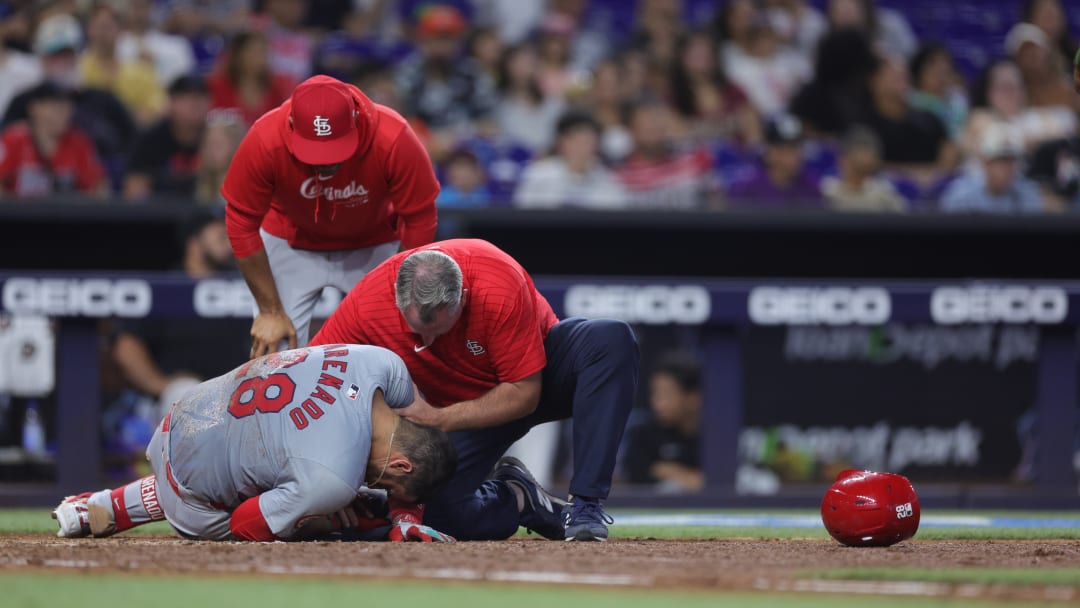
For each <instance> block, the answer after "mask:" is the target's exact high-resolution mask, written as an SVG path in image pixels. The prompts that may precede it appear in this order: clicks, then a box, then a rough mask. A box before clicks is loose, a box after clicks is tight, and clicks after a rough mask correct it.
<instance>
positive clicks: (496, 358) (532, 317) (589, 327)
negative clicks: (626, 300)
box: [312, 239, 638, 540]
mask: <svg viewBox="0 0 1080 608" xmlns="http://www.w3.org/2000/svg"><path fill="white" fill-rule="evenodd" d="M336 343H348V344H374V345H377V346H382V347H384V348H388V349H390V350H392V351H393V352H395V353H397V354H398V355H399V356H400V357H401V358H402V359H404V360H405V364H406V366H407V367H408V368H409V373H410V374H411V375H412V377H413V381H414V382H415V383H416V386H417V388H418V390H419V393H420V398H418V399H417V401H415V402H414V403H413V405H411V406H409V407H408V408H405V409H403V410H401V411H400V412H399V413H401V414H402V415H403V416H405V417H406V418H408V419H410V420H412V421H413V422H416V423H418V424H426V425H428V426H434V427H436V428H440V429H442V430H444V431H448V432H450V437H451V440H452V441H453V442H454V446H455V447H456V448H457V451H458V468H457V471H456V473H455V474H454V477H453V478H452V479H451V480H450V482H449V484H448V486H447V488H446V489H445V490H444V491H443V492H442V493H441V494H440V495H439V497H438V498H436V499H435V500H434V501H432V502H430V503H428V504H427V507H426V511H425V513H424V521H425V523H427V524H429V525H430V526H432V527H433V528H436V529H438V530H440V531H442V532H447V533H449V534H451V535H453V536H455V537H457V538H459V539H471V540H494V539H503V538H507V537H509V536H510V535H512V534H513V533H514V532H515V531H516V530H517V528H518V525H519V524H520V525H523V526H525V527H527V528H529V529H531V530H534V531H536V532H539V533H540V534H542V535H544V536H545V537H547V538H552V539H560V540H561V539H564V538H565V539H567V540H604V539H606V538H607V533H608V530H607V526H606V525H605V524H606V523H610V521H611V520H610V518H609V517H608V516H607V515H606V514H605V513H604V512H603V509H602V508H601V505H600V501H601V500H603V499H605V498H607V495H608V491H609V490H610V488H611V476H612V473H613V471H614V467H615V455H616V452H617V451H618V448H619V442H620V440H621V439H622V434H623V430H624V428H625V426H626V419H627V417H628V416H629V414H630V407H631V405H632V402H633V399H634V393H635V391H636V390H637V378H638V349H637V341H636V339H635V338H634V334H633V332H632V331H631V329H630V327H629V326H628V325H627V324H626V323H623V322H622V321H614V320H609V319H593V320H586V319H581V318H571V319H565V320H563V321H559V320H558V319H556V317H555V313H554V312H553V311H552V310H551V306H550V305H549V304H548V302H547V300H545V299H544V297H543V296H542V295H540V293H539V292H538V291H537V290H536V287H535V286H534V285H533V282H532V278H530V277H529V274H528V273H527V272H526V271H525V269H524V268H522V267H521V265H520V264H518V263H517V262H516V261H515V260H514V259H513V258H511V257H510V256H509V255H507V254H506V253H504V252H503V251H501V250H499V249H498V248H497V247H495V246H494V245H492V244H491V243H488V242H486V241H481V240H473V239H455V240H449V241H442V242H439V243H435V244H433V245H429V246H427V247H422V248H420V249H417V250H414V251H408V252H404V253H401V254H398V255H396V256H394V257H392V258H390V259H389V260H387V261H386V262H384V263H383V264H381V265H380V266H379V267H378V268H376V269H375V270H373V271H371V272H370V273H369V274H368V275H367V276H366V277H365V278H364V280H363V281H361V282H360V283H359V284H357V285H356V287H354V288H353V290H352V291H351V292H349V295H348V296H346V297H345V300H344V301H343V302H342V303H341V306H340V307H338V309H337V311H335V312H334V314H333V315H331V317H330V319H328V320H327V322H326V325H324V326H323V328H322V330H321V331H320V332H319V333H318V335H316V336H315V337H314V338H313V339H312V344H316V345H319V344H336ZM566 418H573V420H574V440H573V444H574V477H573V479H572V480H571V483H570V493H571V499H570V502H569V503H563V501H560V500H558V499H556V498H554V497H552V496H550V495H549V494H548V493H547V492H546V491H545V490H544V489H543V488H541V487H540V486H539V484H537V483H536V480H535V479H533V478H532V476H531V475H530V474H529V473H528V471H527V470H525V468H524V467H523V466H522V465H521V463H520V462H518V461H517V460H515V459H513V458H504V459H502V460H499V457H500V456H502V455H503V453H504V452H505V451H506V449H507V448H508V447H509V446H510V444H512V443H513V442H514V441H516V440H517V439H519V438H521V437H522V436H523V435H524V434H525V433H526V432H527V431H528V430H529V429H530V428H532V427H533V426H536V425H538V424H541V423H544V422H549V421H552V420H562V419H566ZM497 461H498V465H497V466H495V469H494V471H492V466H493V465H496V462H497ZM489 474H490V476H489ZM489 477H490V478H489Z"/></svg>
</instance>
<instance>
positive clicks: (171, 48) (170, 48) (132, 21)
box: [116, 0, 195, 87]
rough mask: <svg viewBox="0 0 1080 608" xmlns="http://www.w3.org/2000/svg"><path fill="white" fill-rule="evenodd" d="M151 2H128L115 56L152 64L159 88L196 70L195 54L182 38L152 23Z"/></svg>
mask: <svg viewBox="0 0 1080 608" xmlns="http://www.w3.org/2000/svg"><path fill="white" fill-rule="evenodd" d="M153 10H154V3H153V1H152V0H131V1H130V2H129V3H128V7H127V10H126V12H125V18H124V21H125V24H124V25H125V28H124V31H123V32H122V33H121V34H120V38H119V40H117V42H116V56H117V58H118V59H119V60H120V61H121V62H129V61H135V60H136V59H138V58H139V57H140V56H146V57H148V58H149V59H150V61H152V62H153V64H154V73H155V74H156V75H157V79H158V82H159V83H161V85H162V86H166V87H167V86H169V85H170V84H172V83H173V82H174V81H175V80H176V79H177V78H179V77H181V76H186V75H188V74H190V73H191V72H192V71H194V70H195V53H194V51H192V50H191V44H190V43H189V42H188V41H187V40H186V39H185V38H183V37H182V36H175V35H172V34H166V33H164V32H162V31H161V30H159V29H157V27H156V26H155V25H154V22H153V16H152V15H153Z"/></svg>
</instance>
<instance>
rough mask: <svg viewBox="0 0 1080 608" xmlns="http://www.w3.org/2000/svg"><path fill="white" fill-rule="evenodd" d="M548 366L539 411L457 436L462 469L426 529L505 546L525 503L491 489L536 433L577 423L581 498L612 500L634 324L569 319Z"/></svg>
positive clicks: (552, 335)
mask: <svg viewBox="0 0 1080 608" xmlns="http://www.w3.org/2000/svg"><path fill="white" fill-rule="evenodd" d="M544 349H545V351H546V354H547V359H548V364H547V366H546V367H545V368H544V371H543V373H542V385H543V389H542V392H541V396H540V403H539V405H538V406H537V408H536V411H535V412H533V413H532V414H530V415H529V416H526V417H524V418H522V419H520V420H514V421H512V422H509V423H507V424H504V425H501V426H498V427H493V428H488V429H477V430H471V431H459V432H454V433H450V439H451V441H452V442H453V443H454V447H455V448H456V449H457V452H458V468H457V471H456V472H455V473H454V476H453V477H452V478H451V480H450V482H449V484H448V485H447V487H446V488H445V489H444V490H443V492H442V493H441V494H440V496H439V497H438V498H437V499H435V500H433V501H432V502H430V503H428V505H427V510H426V511H425V513H424V523H426V524H428V525H430V526H431V527H433V528H435V529H437V530H439V531H441V532H445V533H447V534H450V535H452V536H454V537H456V538H458V539H459V540H501V539H504V538H508V537H509V536H511V535H513V534H514V533H515V532H516V531H517V528H518V512H517V500H516V498H515V497H514V494H513V492H511V491H510V489H509V488H508V487H507V486H506V485H505V484H503V483H501V482H495V481H484V479H485V478H486V477H487V475H488V474H489V473H490V472H491V469H492V467H494V466H495V462H496V461H498V459H499V458H500V457H501V456H502V455H503V454H504V453H506V450H507V448H509V447H510V445H511V444H513V443H514V442H515V441H517V440H518V439H520V438H521V437H522V436H524V435H525V433H526V432H528V430H529V429H531V428H532V427H534V426H536V425H538V424H542V423H544V422H550V421H552V420H562V419H565V418H570V417H572V418H573V419H574V440H573V444H574V446H573V449H574V477H573V479H572V480H571V483H570V492H571V493H572V494H574V495H575V496H589V497H595V498H606V497H607V495H608V492H609V491H610V490H611V477H612V474H613V472H614V470H615V456H616V454H617V453H618V449H619V443H620V441H621V440H622V435H623V431H624V429H625V427H626V420H627V418H628V417H629V415H630V408H631V406H632V405H633V401H634V393H635V391H636V390H637V381H638V347H637V340H636V339H635V338H634V334H633V331H632V330H631V329H630V326H628V325H627V324H626V323H623V322H621V321H613V320H608V319H595V320H586V319H581V318H571V319H566V320H564V321H561V322H559V323H557V324H556V325H555V326H554V327H552V328H551V331H550V332H549V333H548V337H547V339H546V340H545V342H544Z"/></svg>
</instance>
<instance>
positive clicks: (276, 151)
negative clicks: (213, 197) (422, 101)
mask: <svg viewBox="0 0 1080 608" xmlns="http://www.w3.org/2000/svg"><path fill="white" fill-rule="evenodd" d="M221 193H222V195H223V196H224V197H225V200H226V202H227V206H226V216H225V220H226V225H227V227H228V232H229V240H230V241H231V243H232V248H233V253H234V254H235V255H236V258H237V260H238V262H239V266H240V270H241V272H243V274H244V279H245V280H246V281H247V284H248V287H249V288H250V289H251V294H252V296H254V299H255V305H256V311H255V320H254V322H253V323H252V326H251V337H252V347H251V357H252V358H255V357H258V356H261V355H264V354H266V353H268V352H273V351H276V350H281V349H284V348H296V347H298V346H301V347H302V346H304V345H306V344H307V341H308V325H309V323H310V321H311V316H312V312H313V310H314V308H315V304H316V302H317V301H318V300H319V297H320V294H321V293H322V290H323V288H324V287H327V286H333V287H337V288H338V289H339V290H341V291H342V292H348V291H349V290H350V289H352V287H353V285H355V284H356V283H357V282H358V281H359V280H360V279H361V278H363V277H364V275H365V274H367V272H368V271H369V270H371V269H372V268H374V267H375V266H377V265H378V264H379V263H380V262H382V261H383V260H385V259H387V258H389V257H390V256H392V255H394V254H395V253H397V252H398V251H401V250H405V249H411V248H414V247H419V246H421V245H426V244H428V243H430V242H431V241H432V240H433V239H434V237H435V226H436V222H437V214H436V211H435V197H436V196H437V195H438V193H439V184H438V181H436V179H435V171H434V169H433V168H432V166H431V160H430V159H429V157H428V155H427V152H426V151H425V150H424V147H423V146H422V145H421V143H420V141H419V140H418V139H417V137H416V134H415V133H413V131H412V129H411V128H410V127H409V125H408V123H406V122H405V120H404V119H403V118H402V117H401V116H400V115H399V114H398V113H397V112H395V111H394V110H392V109H390V108H388V107H386V106H382V105H379V104H377V103H374V102H372V101H371V100H370V99H368V98H367V97H366V96H365V95H364V94H363V93H362V92H361V91H360V90H359V89H357V88H356V87H354V86H351V85H348V84H345V83H343V82H341V81H338V80H335V79H333V78H330V77H329V76H314V77H312V78H309V79H308V80H306V81H304V82H303V83H301V84H300V85H299V86H297V87H296V90H294V91H293V94H292V97H291V98H290V99H288V100H286V101H285V102H284V103H282V104H281V106H279V107H277V108H275V109H273V110H271V111H269V112H267V113H266V114H264V115H263V116H262V118H260V119H259V120H258V121H256V122H255V124H254V125H253V126H252V127H251V130H250V131H249V132H248V134H247V135H246V136H245V137H244V140H243V141H242V142H241V143H240V147H239V149H237V151H236V156H235V157H234V158H233V161H232V164H231V166H230V167H229V171H228V174H227V175H226V177H225V184H224V185H223V186H222V189H221Z"/></svg>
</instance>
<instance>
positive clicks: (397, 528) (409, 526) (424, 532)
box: [388, 505, 457, 543]
mask: <svg viewBox="0 0 1080 608" xmlns="http://www.w3.org/2000/svg"><path fill="white" fill-rule="evenodd" d="M423 519H424V505H413V506H410V507H398V508H396V509H393V510H392V511H390V523H391V526H390V535H389V537H388V538H389V539H390V540H391V541H393V542H395V543H401V542H409V541H416V542H422V543H452V542H457V540H456V539H455V538H454V537H453V536H450V535H449V534H443V533H442V532H439V531H438V530H436V529H435V528H432V527H430V526H425V525H424V524H422V523H420V522H422V521H423Z"/></svg>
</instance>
